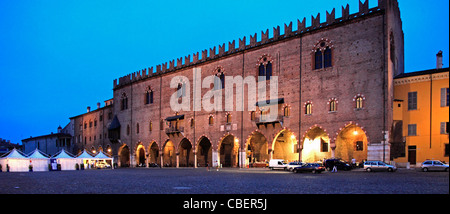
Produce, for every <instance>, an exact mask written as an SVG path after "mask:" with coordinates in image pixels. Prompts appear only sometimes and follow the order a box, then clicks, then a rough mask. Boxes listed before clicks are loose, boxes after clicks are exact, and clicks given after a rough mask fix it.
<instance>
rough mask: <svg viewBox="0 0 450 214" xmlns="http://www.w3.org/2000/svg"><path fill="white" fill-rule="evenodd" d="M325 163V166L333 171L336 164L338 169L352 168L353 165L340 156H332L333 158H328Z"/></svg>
mask: <svg viewBox="0 0 450 214" xmlns="http://www.w3.org/2000/svg"><path fill="white" fill-rule="evenodd" d="M323 165H324V166H325V168H326V169H327V170H328V171H331V170H332V169H333V167H334V166H336V168H337V169H338V170H345V171H346V170H351V169H352V166H351V165H350V164H348V163H347V162H345V161H343V160H341V159H339V158H331V159H326V160H324V161H323Z"/></svg>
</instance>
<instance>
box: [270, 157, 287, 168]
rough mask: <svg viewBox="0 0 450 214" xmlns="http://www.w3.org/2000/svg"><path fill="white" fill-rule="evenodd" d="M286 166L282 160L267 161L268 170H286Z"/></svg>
mask: <svg viewBox="0 0 450 214" xmlns="http://www.w3.org/2000/svg"><path fill="white" fill-rule="evenodd" d="M287 167H288V165H287V164H286V162H284V160H283V159H272V160H270V161H269V169H272V170H273V169H283V170H287Z"/></svg>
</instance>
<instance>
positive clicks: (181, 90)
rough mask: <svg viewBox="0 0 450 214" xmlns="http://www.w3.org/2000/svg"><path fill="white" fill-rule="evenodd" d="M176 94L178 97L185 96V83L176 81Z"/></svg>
mask: <svg viewBox="0 0 450 214" xmlns="http://www.w3.org/2000/svg"><path fill="white" fill-rule="evenodd" d="M177 96H178V97H185V96H186V85H185V84H183V83H178V87H177Z"/></svg>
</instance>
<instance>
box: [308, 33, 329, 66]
mask: <svg viewBox="0 0 450 214" xmlns="http://www.w3.org/2000/svg"><path fill="white" fill-rule="evenodd" d="M332 49H333V44H332V42H331V41H330V40H328V39H323V38H322V39H321V40H319V42H317V43H316V44H315V45H314V48H313V50H312V52H313V53H314V62H313V68H314V69H322V68H329V67H332V66H333V51H332Z"/></svg>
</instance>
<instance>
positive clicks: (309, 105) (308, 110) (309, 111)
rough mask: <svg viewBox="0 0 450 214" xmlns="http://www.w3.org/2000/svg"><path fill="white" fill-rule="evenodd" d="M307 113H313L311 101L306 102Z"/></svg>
mask: <svg viewBox="0 0 450 214" xmlns="http://www.w3.org/2000/svg"><path fill="white" fill-rule="evenodd" d="M305 114H306V115H311V114H312V103H311V102H307V103H306V104H305Z"/></svg>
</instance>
